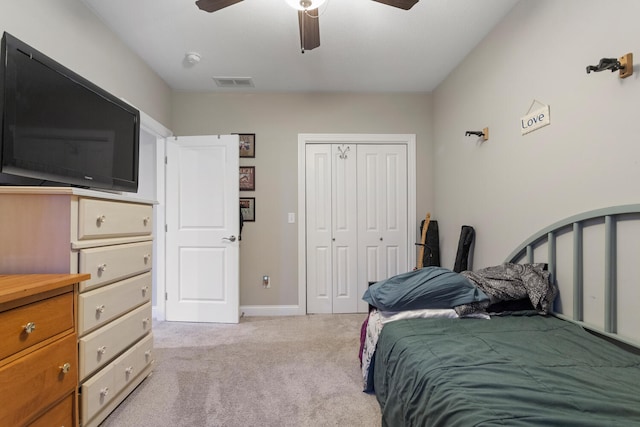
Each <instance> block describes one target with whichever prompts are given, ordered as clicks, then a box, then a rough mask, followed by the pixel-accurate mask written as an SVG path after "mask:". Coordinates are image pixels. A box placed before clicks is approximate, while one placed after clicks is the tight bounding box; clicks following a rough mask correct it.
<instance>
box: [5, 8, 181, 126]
mask: <svg viewBox="0 0 640 427" xmlns="http://www.w3.org/2000/svg"><path fill="white" fill-rule="evenodd" d="M2 31H7V32H9V33H10V34H12V35H13V36H15V37H17V38H18V39H20V40H22V41H23V42H25V43H27V44H29V45H30V46H32V47H34V48H35V49H36V50H39V51H40V52H42V53H44V54H45V55H47V56H49V57H51V58H52V59H54V60H55V61H57V62H59V63H61V64H62V65H64V66H65V67H67V68H69V69H71V70H73V71H75V72H76V73H78V74H80V75H81V76H83V77H85V78H86V79H88V80H90V81H91V82H93V83H95V84H97V85H98V86H100V87H102V88H103V89H105V90H107V91H109V92H111V93H112V94H113V95H115V96H117V97H120V98H124V99H126V100H127V101H129V102H130V103H131V104H133V105H134V106H136V107H137V108H139V109H141V110H143V111H144V112H145V113H147V114H148V115H149V116H151V117H153V118H154V119H155V120H157V121H158V122H160V123H162V124H163V125H165V126H166V127H168V128H170V127H171V126H170V125H171V123H170V121H169V118H170V104H171V90H170V88H169V87H168V86H167V84H166V83H165V82H164V81H163V80H162V79H161V78H160V77H159V76H158V75H157V74H156V73H155V72H154V71H153V70H151V68H149V67H148V66H147V65H146V64H145V63H144V62H143V61H142V59H140V58H139V57H138V56H137V55H136V54H134V53H133V52H132V51H131V50H130V49H129V48H128V47H126V46H125V45H124V44H123V43H122V42H121V41H120V40H119V39H118V38H117V37H116V36H115V35H114V34H113V33H112V32H111V31H110V30H109V29H108V28H107V27H106V26H105V25H104V24H103V23H102V22H101V21H100V20H99V19H98V18H96V16H95V15H94V14H93V13H92V12H91V11H90V10H89V9H88V8H87V7H86V6H85V5H84V4H83V3H82V2H81V1H80V0H46V1H34V0H19V1H14V0H1V1H0V32H2Z"/></svg>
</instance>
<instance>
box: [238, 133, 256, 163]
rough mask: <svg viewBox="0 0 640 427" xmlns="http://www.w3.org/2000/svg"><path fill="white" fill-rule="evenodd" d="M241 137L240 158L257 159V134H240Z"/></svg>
mask: <svg viewBox="0 0 640 427" xmlns="http://www.w3.org/2000/svg"><path fill="white" fill-rule="evenodd" d="M238 136H239V137H240V150H239V152H240V157H248V158H255V157H256V134H255V133H239V134H238Z"/></svg>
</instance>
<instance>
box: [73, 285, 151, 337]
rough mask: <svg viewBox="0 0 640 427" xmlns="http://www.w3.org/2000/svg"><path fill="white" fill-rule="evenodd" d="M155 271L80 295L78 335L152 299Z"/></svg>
mask: <svg viewBox="0 0 640 427" xmlns="http://www.w3.org/2000/svg"><path fill="white" fill-rule="evenodd" d="M151 281H152V279H151V273H150V272H148V273H143V274H141V275H139V276H134V277H131V278H129V279H125V280H122V281H120V282H116V283H113V284H111V285H109V286H103V287H101V288H98V289H94V290H92V291H89V292H84V293H82V294H80V295H78V335H84V334H85V333H87V332H89V331H90V330H92V329H95V328H96V327H98V326H101V325H103V324H105V323H107V322H109V321H111V320H113V319H114V318H116V317H118V316H120V315H121V314H123V313H126V312H127V311H129V310H131V309H132V308H134V307H137V306H139V305H140V304H144V303H145V302H147V301H150V300H151V285H152V283H151Z"/></svg>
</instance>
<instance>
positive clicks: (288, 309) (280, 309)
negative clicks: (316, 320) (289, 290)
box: [240, 305, 307, 316]
mask: <svg viewBox="0 0 640 427" xmlns="http://www.w3.org/2000/svg"><path fill="white" fill-rule="evenodd" d="M240 313H241V314H242V315H244V316H302V315H305V314H307V313H306V308H305V307H300V306H298V305H241V306H240Z"/></svg>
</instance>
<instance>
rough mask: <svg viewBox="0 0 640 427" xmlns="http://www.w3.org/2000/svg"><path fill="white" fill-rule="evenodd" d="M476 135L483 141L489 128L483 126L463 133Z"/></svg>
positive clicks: (486, 138) (487, 135)
mask: <svg viewBox="0 0 640 427" xmlns="http://www.w3.org/2000/svg"><path fill="white" fill-rule="evenodd" d="M470 135H476V136H481V137H482V139H483V140H484V141H487V140H488V139H489V128H484V129H482V130H468V131H466V132H465V133H464V136H470Z"/></svg>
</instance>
